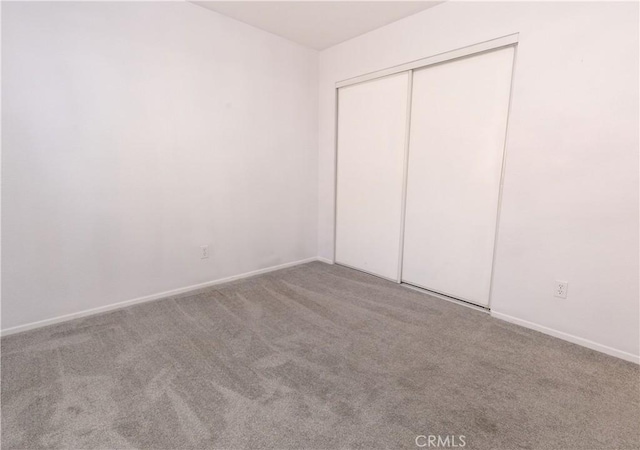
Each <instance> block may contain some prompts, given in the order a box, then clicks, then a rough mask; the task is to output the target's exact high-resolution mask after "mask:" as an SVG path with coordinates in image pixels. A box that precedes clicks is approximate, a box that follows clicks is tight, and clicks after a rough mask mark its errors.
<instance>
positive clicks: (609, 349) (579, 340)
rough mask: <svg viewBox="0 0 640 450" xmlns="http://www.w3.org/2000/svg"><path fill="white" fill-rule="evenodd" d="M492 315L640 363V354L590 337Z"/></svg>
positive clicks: (493, 313)
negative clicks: (603, 343)
mask: <svg viewBox="0 0 640 450" xmlns="http://www.w3.org/2000/svg"><path fill="white" fill-rule="evenodd" d="M491 317H495V318H496V319H501V320H505V321H507V322H511V323H515V324H516V325H520V326H522V327H525V328H530V329H532V330H536V331H539V332H541V333H544V334H548V335H549V336H553V337H556V338H559V339H562V340H565V341H568V342H571V343H573V344H578V345H582V346H583V347H587V348H590V349H591V350H596V351H598V352H602V353H606V354H607V355H611V356H615V357H616V358H620V359H624V360H625V361H630V362H632V363H636V364H640V356H638V355H633V354H631V353H628V352H625V351H622V350H618V349H615V348H612V347H607V346H606V345H602V344H598V343H597V342H593V341H590V340H588V339H584V338H581V337H578V336H574V335H572V334H569V333H564V332H562V331H558V330H554V329H553V328H548V327H545V326H543V325H538V324H537V323H533V322H529V321H527V320H523V319H518V318H517V317H513V316H509V315H507V314H502V313H499V312H496V311H493V310H492V311H491Z"/></svg>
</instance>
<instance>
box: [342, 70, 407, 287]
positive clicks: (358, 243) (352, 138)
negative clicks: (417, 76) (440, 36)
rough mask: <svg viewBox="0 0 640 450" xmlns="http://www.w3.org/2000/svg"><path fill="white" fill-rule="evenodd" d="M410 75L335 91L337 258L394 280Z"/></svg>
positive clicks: (401, 74) (398, 236) (397, 265)
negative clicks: (336, 130) (336, 106)
mask: <svg viewBox="0 0 640 450" xmlns="http://www.w3.org/2000/svg"><path fill="white" fill-rule="evenodd" d="M408 89H409V73H408V72H404V73H400V74H397V75H393V76H389V77H385V78H380V79H377V80H373V81H368V82H365V83H361V84H356V85H353V86H348V87H344V88H341V89H339V91H338V166H337V171H338V172H337V206H336V255H335V258H336V262H338V263H341V264H345V265H348V266H351V267H354V268H357V269H361V270H364V271H367V272H370V273H373V274H376V275H380V276H383V277H386V278H390V279H393V280H396V279H397V278H398V273H399V258H400V256H399V255H400V234H401V216H402V188H403V170H404V155H405V146H406V138H407V136H406V134H407V133H406V130H407V107H408Z"/></svg>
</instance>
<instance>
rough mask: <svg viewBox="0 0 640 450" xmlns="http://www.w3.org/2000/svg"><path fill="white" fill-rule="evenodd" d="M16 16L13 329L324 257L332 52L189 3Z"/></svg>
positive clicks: (7, 205)
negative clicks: (326, 97) (324, 138)
mask: <svg viewBox="0 0 640 450" xmlns="http://www.w3.org/2000/svg"><path fill="white" fill-rule="evenodd" d="M2 9H3V11H2V70H3V72H2V109H3V111H2V112H3V116H2V128H3V131H4V133H3V136H2V146H3V148H2V150H3V155H2V157H3V177H2V182H3V192H2V194H3V197H2V201H3V202H2V213H3V216H2V220H3V223H2V231H3V234H2V247H3V265H2V269H3V273H2V276H3V277H2V278H3V286H2V288H3V290H2V313H3V314H2V315H3V317H2V328H3V329H7V328H12V327H16V326H20V325H24V324H28V323H31V322H35V321H40V320H45V319H51V318H54V317H57V316H61V315H65V314H70V313H76V312H79V311H84V310H87V309H91V308H98V307H103V306H105V305H109V304H112V303H116V302H121V301H126V300H130V299H134V298H137V297H140V296H146V295H151V294H155V293H159V292H163V291H167V290H171V289H176V288H181V287H185V286H189V285H193V284H197V283H202V282H207V281H210V280H216V279H219V278H224V277H228V276H232V275H237V274H241V273H244V272H248V271H253V270H256V269H261V268H265V267H269V266H274V265H278V264H282V263H287V262H292V261H297V260H301V259H304V258H308V257H314V256H315V255H316V250H317V235H316V226H317V183H316V180H317V52H315V51H313V50H308V49H305V48H303V47H301V46H298V45H296V44H293V43H291V42H289V41H286V40H284V39H282V38H279V37H276V36H274V35H271V34H268V33H265V32H262V31H259V30H257V29H255V28H252V27H250V26H247V25H244V24H242V23H240V22H236V21H234V20H232V19H228V18H225V17H224V16H221V15H218V14H216V13H214V12H212V11H208V10H205V9H203V8H201V7H199V6H196V5H193V4H188V3H162V2H154V3H124V2H123V3H120V2H116V3H107V2H103V3H93V2H88V3H82V2H75V3H62V2H51V3H47V2H43V3H30V2H19V3H11V2H9V3H7V2H3V5H2ZM202 244H209V245H210V246H211V257H210V258H209V259H205V260H201V259H200V256H199V252H200V250H199V247H200V245H202Z"/></svg>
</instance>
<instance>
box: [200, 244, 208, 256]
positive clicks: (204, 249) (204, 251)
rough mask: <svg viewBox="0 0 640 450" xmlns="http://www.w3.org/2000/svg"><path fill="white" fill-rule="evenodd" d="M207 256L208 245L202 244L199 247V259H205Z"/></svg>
mask: <svg viewBox="0 0 640 450" xmlns="http://www.w3.org/2000/svg"><path fill="white" fill-rule="evenodd" d="M208 257H209V246H208V245H203V246H202V247H200V259H207V258H208Z"/></svg>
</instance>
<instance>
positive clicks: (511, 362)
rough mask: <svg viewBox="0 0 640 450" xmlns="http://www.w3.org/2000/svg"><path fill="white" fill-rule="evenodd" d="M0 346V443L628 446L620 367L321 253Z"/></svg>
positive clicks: (630, 416) (630, 408)
mask: <svg viewBox="0 0 640 450" xmlns="http://www.w3.org/2000/svg"><path fill="white" fill-rule="evenodd" d="M45 300H46V299H43V301H45ZM1 342H2V385H1V387H2V397H1V399H2V448H3V449H6V450H8V449H18V448H21V449H30V450H33V449H39V448H68V449H129V448H139V449H205V448H207V449H208V448H220V449H243V448H246V449H254V448H271V449H289V448H298V449H334V448H336V449H337V448H340V449H343V448H354V449H355V448H361V449H399V448H407V449H415V448H419V447H417V446H416V437H418V436H424V437H422V438H418V443H419V444H424V445H427V444H428V441H427V440H428V439H429V435H433V436H437V435H439V436H440V439H441V440H440V444H445V443H447V442H448V443H449V445H452V444H454V443H455V444H457V445H458V446H460V445H461V444H462V442H463V441H464V444H465V448H467V449H579V450H587V449H638V448H640V390H639V388H640V384H639V383H640V372H639V368H638V366H637V365H634V364H631V363H628V362H625V361H622V360H619V359H616V358H613V357H609V356H606V355H603V354H600V353H597V352H594V351H591V350H588V349H586V348H582V347H579V346H576V345H572V344H569V343H567V342H564V341H561V340H558V339H554V338H551V337H548V336H545V335H543V334H540V333H537V332H534V331H531V330H527V329H524V328H521V327H518V326H515V325H512V324H509V323H506V322H502V321H500V320H496V319H492V318H491V317H489V316H488V315H487V314H485V313H482V312H477V311H474V310H472V309H469V308H465V307H462V306H458V305H456V304H452V303H450V302H446V301H443V300H440V299H436V298H432V297H430V296H427V295H424V294H422V293H419V292H415V291H412V290H410V289H407V288H405V287H402V286H398V285H396V284H394V283H391V282H387V281H384V280H381V279H378V278H375V277H372V276H369V275H365V274H362V273H359V272H357V271H354V270H350V269H346V268H343V267H338V266H330V265H326V264H322V263H311V264H306V265H303V266H298V267H295V268H291V269H286V270H282V271H278V272H273V273H270V274H266V275H262V276H258V277H254V278H250V279H246V280H241V281H237V282H233V283H228V284H224V285H219V286H216V287H215V288H210V289H205V290H202V291H199V292H196V293H191V294H188V295H183V296H181V297H176V298H170V299H166V300H160V301H155V302H150V303H146V304H141V305H137V306H132V307H129V308H126V309H122V310H118V311H115V312H111V313H105V314H102V315H98V316H93V317H90V318H86V319H78V320H74V321H71V322H67V323H63V324H59V325H55V326H51V327H48V328H42V329H38V330H34V331H29V332H25V333H22V334H18V335H13V336H8V337H4V338H2V341H1ZM432 439H433V438H432ZM447 439H448V441H447ZM432 442H436V443H437V441H432ZM425 448H433V447H425Z"/></svg>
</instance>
